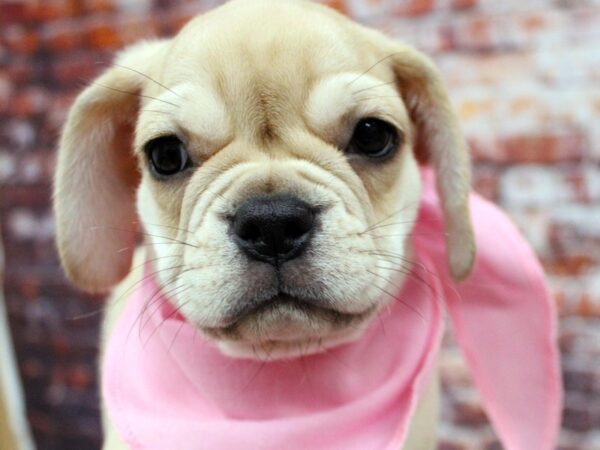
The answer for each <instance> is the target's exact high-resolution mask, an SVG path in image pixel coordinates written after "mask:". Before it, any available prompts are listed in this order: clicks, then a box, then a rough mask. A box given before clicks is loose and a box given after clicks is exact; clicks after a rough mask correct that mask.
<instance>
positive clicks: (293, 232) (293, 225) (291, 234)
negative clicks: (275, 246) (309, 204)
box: [283, 213, 313, 239]
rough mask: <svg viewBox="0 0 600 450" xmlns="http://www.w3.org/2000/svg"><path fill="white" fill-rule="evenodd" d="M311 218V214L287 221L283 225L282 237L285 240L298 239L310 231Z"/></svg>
mask: <svg viewBox="0 0 600 450" xmlns="http://www.w3.org/2000/svg"><path fill="white" fill-rule="evenodd" d="M312 225H313V217H312V214H311V213H308V214H304V215H301V216H298V217H296V218H294V219H292V220H288V221H287V222H286V223H285V225H284V230H283V233H284V236H285V238H287V239H299V238H301V237H302V236H304V235H305V234H306V233H308V232H309V231H310V230H311V229H312Z"/></svg>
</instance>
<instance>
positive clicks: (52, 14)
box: [28, 0, 81, 22]
mask: <svg viewBox="0 0 600 450" xmlns="http://www.w3.org/2000/svg"><path fill="white" fill-rule="evenodd" d="M28 3H29V4H30V7H31V8H32V10H33V13H34V14H35V17H36V19H37V20H38V21H40V22H51V21H53V20H58V19H64V18H68V17H75V16H77V15H78V14H79V13H80V10H81V8H80V4H79V1H78V0H44V1H41V0H40V1H37V2H28Z"/></svg>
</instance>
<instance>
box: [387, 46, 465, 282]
mask: <svg viewBox="0 0 600 450" xmlns="http://www.w3.org/2000/svg"><path fill="white" fill-rule="evenodd" d="M391 58H392V61H393V70H394V73H395V75H396V79H397V83H398V87H399V90H400V93H401V95H402V97H403V99H404V102H405V103H406V105H407V107H408V110H409V113H410V116H411V119H412V122H413V124H414V125H415V129H416V130H415V131H416V133H415V137H414V149H415V154H416V157H417V159H418V160H419V161H420V162H421V163H428V164H431V165H432V166H433V167H434V168H435V171H436V186H437V191H438V195H439V197H440V199H441V203H442V208H443V213H444V222H445V227H446V247H447V253H448V264H449V267H450V273H451V275H452V277H453V278H454V279H456V280H462V279H464V278H466V277H467V276H468V275H469V273H470V272H471V269H472V267H473V263H474V261H475V240H474V238H473V230H472V226H471V217H470V212H469V191H470V182H471V166H470V158H469V153H468V150H467V144H466V141H465V138H464V136H463V134H462V131H461V129H460V124H459V120H458V117H457V115H456V113H455V112H454V111H453V109H452V106H451V105H450V101H449V99H448V95H447V93H446V89H445V87H444V84H443V82H442V79H441V76H440V74H439V72H438V70H437V68H436V67H435V65H434V64H433V62H432V61H431V60H430V59H429V58H427V57H426V56H424V55H423V54H421V53H419V52H417V51H416V50H414V49H412V48H410V47H401V48H400V49H398V47H397V46H396V47H395V50H394V53H393V55H392V56H391Z"/></svg>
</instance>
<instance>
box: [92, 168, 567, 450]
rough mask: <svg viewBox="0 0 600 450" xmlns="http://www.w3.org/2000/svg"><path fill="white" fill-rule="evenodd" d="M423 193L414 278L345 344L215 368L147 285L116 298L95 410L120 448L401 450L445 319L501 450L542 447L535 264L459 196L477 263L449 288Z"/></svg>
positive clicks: (554, 418)
mask: <svg viewBox="0 0 600 450" xmlns="http://www.w3.org/2000/svg"><path fill="white" fill-rule="evenodd" d="M424 185H425V190H424V193H423V197H422V204H421V211H420V216H419V220H418V224H417V230H418V232H417V233H415V235H414V237H413V241H414V246H415V250H416V251H415V258H414V259H415V260H416V261H417V262H418V265H417V266H416V267H419V266H424V267H427V270H421V271H419V273H418V276H417V277H408V278H407V280H406V282H405V283H404V285H403V286H402V289H401V291H399V292H398V293H397V300H398V301H394V302H392V303H391V307H390V309H389V311H387V310H386V312H382V314H381V317H380V319H375V320H374V321H373V322H372V324H371V326H370V327H369V328H368V329H367V331H366V332H365V333H364V334H363V335H362V336H361V337H360V338H359V339H358V340H356V341H354V342H352V343H349V344H344V345H340V346H339V347H336V348H334V349H330V350H328V351H327V352H324V353H320V354H315V355H309V356H305V357H303V358H298V359H292V360H285V361H272V362H267V363H264V362H259V361H253V360H243V359H232V358H229V357H226V356H224V355H222V354H221V353H220V352H219V351H218V350H217V349H216V348H215V347H214V346H213V345H212V344H211V343H210V342H208V341H207V340H205V339H204V338H203V337H202V336H201V335H200V334H199V333H198V332H197V330H196V329H195V328H194V327H193V326H192V325H191V324H189V323H188V322H187V321H185V319H184V318H183V317H182V316H180V315H178V314H177V313H176V311H175V309H174V308H173V306H172V305H171V303H170V301H169V299H168V298H166V297H164V296H162V295H160V293H159V288H158V286H157V285H156V282H155V280H154V279H153V277H152V276H151V273H150V274H149V276H148V277H147V278H145V279H144V282H143V283H141V284H140V286H139V287H138V288H137V289H136V290H135V292H133V294H132V297H131V298H130V299H128V305H127V307H126V309H125V312H124V314H123V315H122V316H121V317H120V319H119V321H118V323H117V324H116V326H115V328H114V331H113V333H112V334H111V337H110V339H109V341H108V345H107V348H106V351H105V354H104V359H103V378H102V391H103V397H104V400H105V404H106V407H107V408H108V413H109V416H110V418H111V421H112V423H113V424H114V426H115V427H116V428H117V430H118V432H119V434H120V435H121V437H122V439H123V440H124V441H125V442H126V443H127V444H128V446H129V447H130V448H132V449H157V450H158V449H161V450H164V449H190V450H191V449H218V450H228V449H236V450H237V449H240V448H247V449H264V450H271V449H272V450H275V449H281V448H285V449H289V450H296V449H297V450H306V449H328V450H330V449H331V450H334V449H339V450H354V449H356V450H365V449H373V450H378V449H385V450H388V449H389V450H392V449H394V450H395V449H398V448H401V446H402V444H403V442H404V440H405V438H406V432H407V430H408V427H409V424H410V420H411V417H412V415H413V413H414V410H415V407H416V405H417V403H418V400H419V397H420V395H421V394H422V391H423V389H424V387H425V386H426V384H427V381H428V380H429V377H430V375H431V372H432V368H433V365H434V362H435V359H436V357H437V354H438V351H439V343H440V338H441V336H442V332H443V320H442V316H443V314H444V312H445V311H446V312H447V313H448V315H449V317H450V319H451V321H452V325H453V328H454V332H455V334H456V337H457V340H458V342H459V344H460V346H461V348H462V349H463V351H464V353H465V355H466V358H467V361H468V364H469V367H470V369H471V371H472V374H473V378H474V380H475V383H476V385H477V387H478V389H479V390H480V392H481V394H482V398H483V402H484V405H485V407H486V410H487V411H488V413H489V416H490V418H491V421H492V423H493V425H494V427H495V429H496V431H497V433H498V435H499V438H500V440H501V441H502V443H503V445H504V446H505V448H506V449H507V450H546V449H551V448H552V447H553V444H554V441H555V439H556V435H557V432H558V427H559V419H558V418H559V414H560V404H561V395H560V376H559V371H558V353H557V349H556V346H555V329H556V324H555V312H554V309H553V304H552V301H551V299H550V297H549V295H548V293H547V291H546V289H545V287H544V281H543V273H542V271H541V269H540V267H539V264H538V263H537V261H536V259H535V257H534V255H533V254H532V252H531V250H530V249H529V247H528V246H527V244H526V243H525V241H524V240H523V238H522V237H521V236H520V235H519V233H518V232H517V230H516V229H515V228H514V226H513V225H512V224H511V223H510V221H509V220H508V219H507V218H506V216H505V215H504V214H503V213H502V212H500V211H499V210H498V209H497V208H495V207H494V206H492V205H491V204H489V203H488V202H486V201H484V200H482V199H481V198H479V197H477V196H476V195H473V197H472V199H471V208H472V215H473V222H474V227H475V233H476V239H477V244H478V251H479V254H478V257H477V261H476V265H475V268H474V272H473V274H472V276H471V277H470V278H469V279H468V280H467V281H466V282H464V283H462V284H458V285H457V284H455V283H453V282H452V281H451V280H450V279H449V277H448V276H447V269H446V268H445V260H446V256H445V249H444V239H443V236H444V234H443V227H442V225H441V220H442V219H441V217H442V216H441V210H440V208H439V205H438V203H437V197H436V195H435V191H434V189H433V179H432V178H431V176H430V174H429V173H424ZM427 285H429V287H427ZM150 300H151V301H152V304H151V305H148V302H149V301H150ZM403 302H410V307H407V306H406V305H405V304H404V303H403ZM415 310H417V311H418V314H417V313H415Z"/></svg>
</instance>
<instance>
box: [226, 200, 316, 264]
mask: <svg viewBox="0 0 600 450" xmlns="http://www.w3.org/2000/svg"><path fill="white" fill-rule="evenodd" d="M314 222H315V213H314V211H313V210H312V209H311V207H310V206H309V205H308V204H306V203H304V202H302V201H301V200H299V199H298V198H295V197H292V196H266V197H256V198H253V199H250V200H248V201H247V202H246V203H244V204H243V205H242V206H240V207H239V208H238V210H237V212H236V214H235V216H234V217H233V220H232V231H233V240H234V241H235V242H236V243H237V245H238V246H239V247H240V249H242V250H243V251H244V252H245V253H246V254H247V255H248V256H250V257H251V258H253V259H257V260H259V261H264V262H267V263H269V264H273V265H278V264H281V263H283V262H285V261H288V260H290V259H292V258H295V257H297V256H298V255H300V254H301V253H302V251H303V250H304V249H305V248H306V247H307V246H308V244H309V241H310V238H311V235H312V233H311V231H312V229H313V228H314V225H315V223H314Z"/></svg>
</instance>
